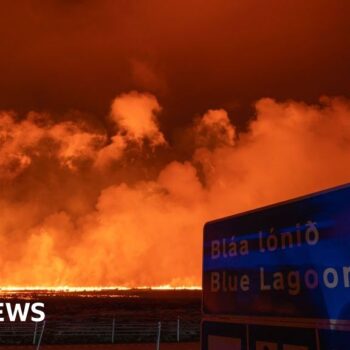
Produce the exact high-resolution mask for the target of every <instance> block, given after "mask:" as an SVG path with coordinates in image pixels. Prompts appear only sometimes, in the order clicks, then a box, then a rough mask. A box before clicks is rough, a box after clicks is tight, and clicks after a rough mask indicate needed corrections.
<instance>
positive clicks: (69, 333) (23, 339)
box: [0, 317, 200, 348]
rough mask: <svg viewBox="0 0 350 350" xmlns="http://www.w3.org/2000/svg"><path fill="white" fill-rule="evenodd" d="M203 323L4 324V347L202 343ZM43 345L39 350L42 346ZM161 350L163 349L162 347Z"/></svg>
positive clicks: (99, 321)
mask: <svg viewBox="0 0 350 350" xmlns="http://www.w3.org/2000/svg"><path fill="white" fill-rule="evenodd" d="M199 328H200V327H199V320H193V319H188V320H186V319H182V318H181V319H180V318H177V319H175V320H161V321H156V320H144V321H134V320H132V321H130V322H128V321H125V320H121V321H119V322H118V319H117V318H116V317H113V318H93V319H85V320H72V319H54V320H49V319H48V320H46V321H44V322H41V323H33V322H2V323H0V344H35V345H37V348H39V346H40V343H42V344H86V343H95V344H98V343H128V342H158V344H159V342H182V341H197V340H199ZM38 345H39V346H38ZM158 348H159V345H158Z"/></svg>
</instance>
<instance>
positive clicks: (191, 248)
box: [0, 92, 350, 286]
mask: <svg viewBox="0 0 350 350" xmlns="http://www.w3.org/2000/svg"><path fill="white" fill-rule="evenodd" d="M255 109H256V116H255V118H252V121H251V122H250V124H249V125H248V128H247V129H246V131H241V132H238V131H237V129H236V127H235V125H234V116H230V117H231V120H233V122H231V120H230V118H229V116H228V113H227V112H226V111H225V110H223V109H219V110H208V112H207V113H205V114H204V115H203V116H202V117H200V118H195V119H194V120H193V123H192V125H191V127H190V131H189V132H190V134H191V135H192V136H193V137H191V138H190V139H191V143H192V144H190V145H188V148H189V149H194V152H193V154H192V156H191V157H189V159H187V161H179V160H178V158H177V157H176V149H174V145H172V144H171V142H170V141H169V140H166V139H165V136H164V134H163V133H162V131H161V130H160V128H159V124H158V119H157V118H158V116H159V115H160V116H161V107H160V104H159V102H158V101H157V99H156V97H155V96H153V95H150V94H142V93H137V92H131V93H129V94H123V95H121V96H118V97H116V98H115V100H114V101H113V103H112V105H111V110H110V115H109V116H107V121H108V122H109V123H112V124H113V125H112V129H113V132H112V133H107V132H105V131H103V130H100V131H96V128H93V127H92V126H91V125H89V124H88V123H83V122H80V121H77V120H75V121H73V119H72V120H71V121H61V122H59V123H55V122H54V121H53V118H51V117H50V116H49V115H43V114H40V113H34V112H31V113H29V114H28V115H27V116H26V118H25V119H23V118H22V119H21V120H20V119H18V118H17V116H16V115H15V114H14V113H12V112H2V113H1V114H0V178H1V179H0V181H1V194H2V195H1V198H0V207H1V221H0V244H1V246H2V247H8V248H7V249H6V250H5V249H2V252H1V255H0V262H1V265H0V266H1V278H2V280H1V284H2V285H46V286H57V285H72V286H77V285H103V286H113V285H114V286H115V285H123V286H144V285H162V284H170V285H174V286H176V285H199V284H200V279H201V277H200V276H201V246H202V227H203V224H204V223H205V222H206V221H207V220H209V219H213V218H216V217H220V216H224V215H229V214H233V213H237V212H240V211H244V210H248V209H253V208H255V207H258V206H262V205H266V204H269V203H273V202H276V201H280V200H285V199H288V198H291V197H295V196H298V195H302V194H305V193H308V192H312V191H316V190H320V189H323V188H327V187H330V186H335V185H338V184H342V183H345V182H347V181H349V179H350V165H349V164H350V101H348V100H346V99H340V98H322V99H321V100H320V103H319V105H307V104H305V103H301V102H294V101H289V102H282V103H281V102H276V101H274V100H273V99H268V98H266V99H261V100H259V101H258V102H257V103H256V105H255ZM184 132H185V130H184ZM186 132H188V130H187V131H186ZM167 150H169V154H172V155H174V156H173V159H172V160H170V161H169V160H166V161H164V157H163V156H162V155H163V153H164V152H165V151H167ZM150 164H153V165H154V164H156V167H157V169H156V171H154V172H151V173H149V171H148V170H149V168H150V167H151V166H150Z"/></svg>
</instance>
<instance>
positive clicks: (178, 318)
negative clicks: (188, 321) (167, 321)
mask: <svg viewBox="0 0 350 350" xmlns="http://www.w3.org/2000/svg"><path fill="white" fill-rule="evenodd" d="M176 340H177V342H178V343H179V342H180V317H179V316H177V328H176Z"/></svg>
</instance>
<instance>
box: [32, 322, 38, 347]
mask: <svg viewBox="0 0 350 350" xmlns="http://www.w3.org/2000/svg"><path fill="white" fill-rule="evenodd" d="M34 324H35V326H34V334H33V345H35V342H36V331H37V329H38V322H34Z"/></svg>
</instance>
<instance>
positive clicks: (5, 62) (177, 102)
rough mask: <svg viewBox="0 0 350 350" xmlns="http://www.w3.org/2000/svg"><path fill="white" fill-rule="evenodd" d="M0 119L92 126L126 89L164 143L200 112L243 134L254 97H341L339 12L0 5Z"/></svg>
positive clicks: (230, 5) (50, 0)
mask: <svg viewBox="0 0 350 350" xmlns="http://www.w3.org/2000/svg"><path fill="white" fill-rule="evenodd" d="M1 7H2V9H1V12H0V42H1V45H0V80H1V93H0V109H14V110H16V111H18V112H20V113H24V112H27V111H28V110H32V109H34V110H38V111H42V110H47V111H49V112H51V113H57V114H62V113H64V112H67V111H68V110H70V109H78V110H81V111H83V112H85V113H88V114H91V115H92V116H93V117H92V118H98V119H99V120H101V121H102V120H103V119H104V117H105V115H106V113H107V112H108V109H109V106H110V102H111V100H112V99H113V98H114V97H115V96H116V95H117V94H119V93H121V92H128V91H130V90H133V89H136V90H138V91H149V92H151V93H154V94H155V95H156V96H157V98H158V99H159V101H160V104H161V105H162V106H163V114H162V117H161V118H160V122H161V124H162V125H161V126H162V128H163V130H165V132H166V134H171V131H172V130H173V129H176V128H177V127H181V126H183V125H185V124H186V123H187V122H189V121H190V120H192V118H193V116H194V115H195V114H201V113H204V112H205V111H206V110H207V109H208V108H218V107H223V108H226V109H227V110H228V111H229V112H230V117H231V118H232V119H233V120H235V122H236V123H238V124H239V125H244V123H243V121H244V120H246V119H247V117H248V116H249V114H250V113H251V112H250V111H249V108H250V106H251V104H252V103H253V102H254V101H255V100H257V99H259V98H261V97H265V96H269V97H273V98H276V99H283V100H284V99H296V100H303V101H306V102H313V101H317V99H318V98H319V96H321V95H325V94H326V95H345V96H349V95H350V84H349V81H350V69H349V62H350V35H349V34H350V29H349V28H350V26H349V18H350V2H349V1H346V0H309V1H305V0H302V1H299V0H294V1H289V0H285V1H280V0H269V1H260V0H255V1H252V0H244V1H233V0H230V1H223V0H215V1H205V2H203V1H196V0H188V1H172V0H168V1H165V0H161V1H159V0H147V1H146V0H138V1H120V0H119V1H118V0H99V1H90V0H86V1H84V0H81V1H58V0H47V1H39V0H32V1H29V0H28V1H13V0H11V1H3V2H2V4H1Z"/></svg>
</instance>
